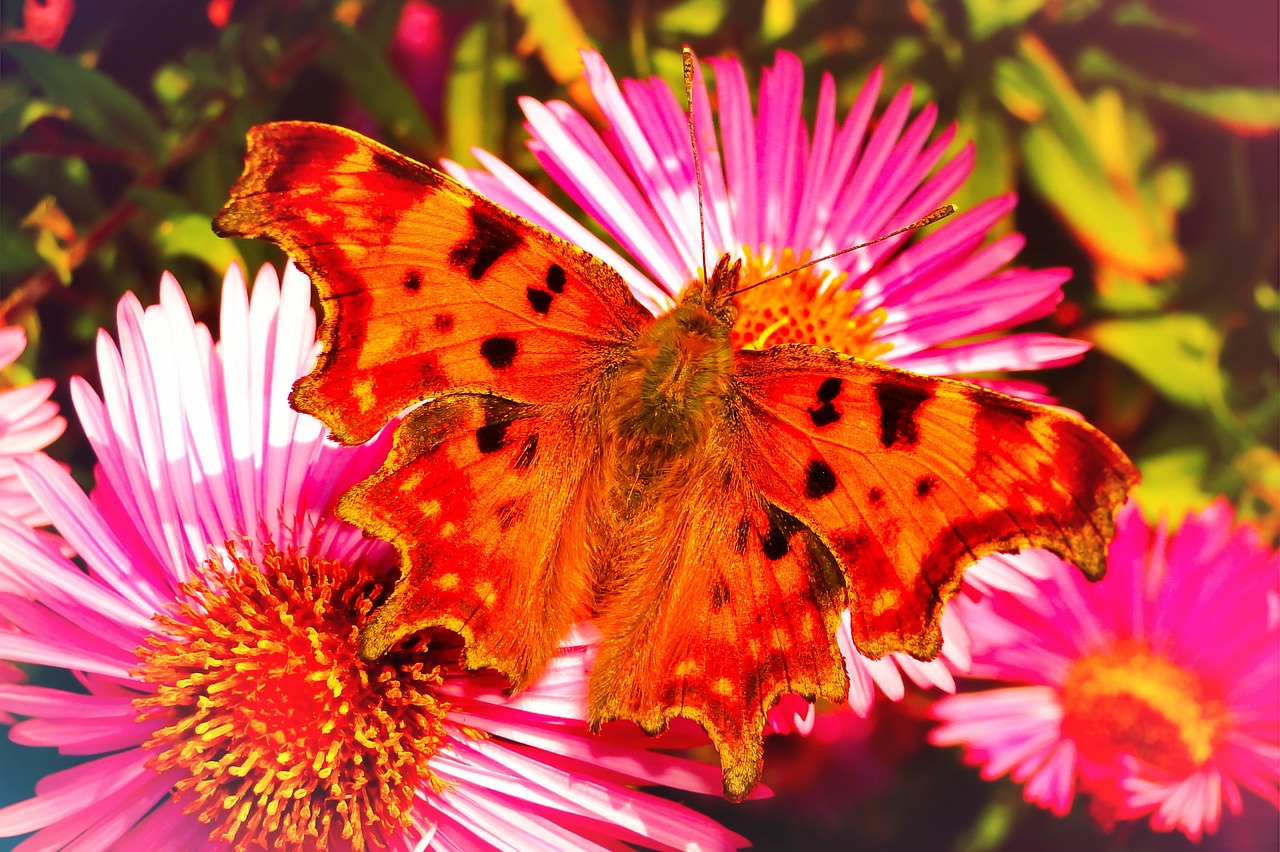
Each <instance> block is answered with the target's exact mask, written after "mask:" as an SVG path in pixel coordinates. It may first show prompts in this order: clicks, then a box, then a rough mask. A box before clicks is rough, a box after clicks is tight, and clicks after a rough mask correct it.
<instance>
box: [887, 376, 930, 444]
mask: <svg viewBox="0 0 1280 852" xmlns="http://www.w3.org/2000/svg"><path fill="white" fill-rule="evenodd" d="M875 395H876V404H877V405H879V406H880V445H881V446H882V447H884V448H885V449H888V448H889V447H892V446H894V445H895V444H901V445H902V446H903V447H913V446H915V444H916V442H918V441H919V440H920V428H919V426H918V425H917V424H916V414H917V412H919V410H920V406H922V405H924V404H925V403H926V402H928V401H929V400H930V399H932V398H933V388H932V387H930V386H929V385H927V384H924V383H920V382H918V381H914V380H912V379H911V378H909V377H908V376H906V375H902V374H894V375H890V376H885V377H883V378H881V379H878V380H877V381H876V383H875Z"/></svg>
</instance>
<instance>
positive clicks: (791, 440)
mask: <svg viewBox="0 0 1280 852" xmlns="http://www.w3.org/2000/svg"><path fill="white" fill-rule="evenodd" d="M735 357H736V359H737V362H736V364H735V373H736V381H737V387H738V391H739V394H740V399H741V414H740V422H741V423H742V426H743V429H742V443H741V449H740V452H741V454H742V458H743V464H744V467H745V469H746V470H747V472H748V475H749V476H750V477H751V478H752V481H753V482H754V483H755V485H756V487H757V488H759V490H760V492H761V494H762V495H763V496H764V497H765V498H766V499H768V500H770V501H772V502H773V503H775V504H776V505H778V506H779V507H781V508H783V509H785V510H786V511H788V512H790V513H792V514H794V515H795V516H796V517H797V518H799V519H801V520H802V521H804V522H805V523H806V524H807V525H808V526H810V527H811V528H812V529H813V530H814V531H815V532H816V533H817V534H818V535H820V536H821V537H822V539H823V540H824V541H825V542H826V543H827V545H828V546H829V547H830V548H831V551H832V552H833V553H834V554H835V555H836V557H837V558H838V559H839V560H840V563H841V565H842V566H843V568H844V571H845V572H846V575H847V578H848V592H849V603H850V610H851V613H852V627H853V638H854V642H855V644H856V645H857V646H858V648H859V650H861V651H862V652H863V653H864V654H866V655H868V656H870V657H879V656H882V655H883V654H886V653H890V652H894V651H904V652H906V653H909V654H912V655H915V656H917V657H920V658H922V659H929V658H932V657H933V656H935V655H936V654H937V653H938V650H939V649H940V647H941V632H940V630H939V619H940V618H941V615H942V605H943V603H944V602H945V601H946V600H947V598H949V597H950V596H951V595H952V594H954V593H955V592H956V590H957V589H958V588H959V584H960V581H961V579H962V576H963V572H964V569H965V568H966V567H967V566H968V565H970V564H972V563H973V562H975V561H976V560H977V559H979V558H981V557H982V556H984V555H986V554H989V553H994V552H1011V551H1014V550H1018V549H1021V548H1027V547H1040V548H1045V549H1048V550H1051V551H1054V552H1055V553H1058V554H1059V555H1061V556H1062V557H1063V558H1065V559H1067V560H1068V561H1070V562H1073V563H1075V564H1076V565H1078V566H1079V567H1080V568H1081V569H1082V570H1083V571H1084V572H1085V573H1086V574H1087V575H1088V576H1090V577H1093V578H1095V579H1096V578H1098V577H1100V576H1101V575H1102V573H1103V571H1104V569H1105V565H1106V554H1107V542H1108V541H1109V540H1110V539H1111V537H1112V535H1113V534H1114V529H1115V526H1114V520H1113V518H1114V514H1115V511H1116V510H1117V509H1118V508H1119V506H1120V504H1121V503H1122V502H1123V501H1124V499H1125V495H1126V493H1127V491H1128V489H1129V488H1130V487H1131V486H1132V485H1133V484H1134V483H1135V481H1136V479H1137V474H1136V471H1134V469H1133V467H1132V465H1131V464H1129V462H1128V460H1127V459H1126V458H1125V457H1124V455H1123V454H1122V453H1121V452H1120V450H1119V449H1118V448H1116V446H1115V445H1114V444H1112V443H1111V441H1109V440H1108V439H1107V438H1106V437H1105V436H1103V435H1102V434H1101V433H1100V432H1098V431H1097V430H1096V429H1094V428H1093V427H1091V426H1089V425H1088V424H1087V423H1085V422H1084V421H1083V420H1080V419H1078V418H1076V417H1072V416H1070V415H1068V414H1065V413H1063V412H1060V411H1058V410H1055V409H1052V408H1049V407H1047V406H1043V405H1036V404H1034V403H1029V402H1026V401H1024V400H1019V399H1015V398H1013V397H1008V396H1005V395H1003V394H999V393H995V392H993V391H989V390H986V389H984V388H981V387H978V386H976V385H970V384H966V383H963V382H956V381H951V380H947V379H939V378H933V377H930V376H922V375H917V374H914V373H908V372H905V371H902V370H896V369H893V368H891V367H885V366H882V365H879V364H875V363H873V362H870V361H862V360H858V359H854V358H849V357H846V356H843V355H839V354H837V353H834V352H830V351H828V350H823V349H819V348H817V347H810V346H801V345H793V346H780V347H775V348H773V349H769V350H764V351H761V352H748V351H744V352H739V353H737V354H736V356H735Z"/></svg>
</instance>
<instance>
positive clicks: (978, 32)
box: [964, 0, 1045, 41]
mask: <svg viewBox="0 0 1280 852" xmlns="http://www.w3.org/2000/svg"><path fill="white" fill-rule="evenodd" d="M1044 3H1045V0H964V5H965V9H966V10H967V11H968V13H969V32H970V34H972V36H973V39H974V41H982V40H983V39H985V38H987V37H988V36H991V35H993V34H994V33H997V32H999V31H1000V30H1003V29H1005V28H1006V27H1012V26H1016V25H1018V24H1021V23H1022V22H1023V21H1025V20H1026V19H1027V18H1030V17H1031V16H1032V15H1034V14H1035V13H1036V12H1039V11H1040V8H1041V7H1042V6H1044Z"/></svg>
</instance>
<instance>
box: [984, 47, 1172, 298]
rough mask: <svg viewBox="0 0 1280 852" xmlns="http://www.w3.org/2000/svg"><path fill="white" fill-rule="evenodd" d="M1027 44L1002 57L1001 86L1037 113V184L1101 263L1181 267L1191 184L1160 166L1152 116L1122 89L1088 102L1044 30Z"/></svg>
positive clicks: (1162, 273)
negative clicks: (1183, 208)
mask: <svg viewBox="0 0 1280 852" xmlns="http://www.w3.org/2000/svg"><path fill="white" fill-rule="evenodd" d="M1019 47H1020V49H1019V56H1020V58H1019V59H1017V60H1012V59H1010V60H1006V61H1004V62H1003V63H1001V64H999V65H998V66H997V69H996V70H997V94H998V95H999V97H1000V98H1001V100H1002V101H1003V102H1004V103H1005V104H1006V106H1007V107H1008V108H1009V109H1010V111H1011V112H1014V114H1015V115H1018V116H1019V117H1021V118H1024V119H1026V118H1028V117H1029V116H1031V117H1034V123H1033V124H1031V125H1030V126H1029V127H1027V129H1026V130H1025V131H1024V133H1023V135H1022V139H1021V148H1022V155H1023V157H1022V158H1023V162H1024V163H1025V164H1026V169H1027V173H1028V175H1029V176H1030V178H1031V180H1032V183H1033V184H1034V185H1035V187H1036V190H1037V191H1038V192H1039V193H1040V194H1041V195H1042V196H1043V197H1044V198H1045V200H1046V201H1047V202H1048V203H1049V204H1050V206H1052V207H1053V208H1054V211H1055V212H1056V213H1057V214H1058V215H1059V216H1061V217H1062V218H1063V220H1065V222H1066V224H1067V226H1068V227H1069V228H1070V229H1071V231H1072V232H1073V234H1074V235H1075V237H1076V239H1078V240H1079V241H1080V243H1081V244H1082V245H1083V246H1084V248H1085V249H1086V250H1087V251H1088V252H1089V253H1090V254H1091V255H1092V256H1093V257H1094V259H1095V260H1096V261H1097V263H1098V264H1099V266H1101V267H1109V266H1110V267H1118V269H1119V271H1120V272H1122V273H1124V274H1127V275H1131V276H1137V277H1140V278H1146V279H1159V278H1164V277H1166V276H1168V275H1171V274H1173V273H1174V272H1176V271H1177V270H1179V269H1181V268H1182V266H1183V264H1184V262H1185V259H1184V257H1183V255H1182V252H1181V250H1180V249H1179V247H1178V243H1177V240H1176V238H1175V236H1174V227H1175V220H1176V209H1174V208H1173V207H1172V206H1171V202H1173V201H1178V200H1185V198H1186V197H1187V195H1188V192H1189V190H1187V189H1186V187H1185V186H1180V185H1179V181H1178V179H1177V175H1176V174H1175V173H1172V172H1170V173H1167V174H1162V173H1161V169H1162V168H1163V165H1162V166H1160V167H1152V166H1151V164H1150V162H1149V161H1150V159H1151V156H1152V154H1153V153H1154V146H1155V134H1154V131H1153V130H1152V128H1151V125H1150V123H1149V122H1148V121H1147V119H1146V117H1145V115H1144V114H1143V113H1142V112H1141V110H1139V109H1135V108H1134V106H1133V104H1128V103H1125V102H1124V101H1122V100H1121V98H1120V95H1119V94H1118V93H1117V92H1115V91H1114V90H1107V89H1104V90H1102V91H1100V92H1098V93H1097V94H1095V95H1094V96H1093V98H1091V99H1090V100H1089V101H1087V102H1086V101H1085V99H1084V98H1083V97H1082V96H1081V95H1080V93H1079V92H1078V91H1077V90H1076V88H1075V84H1074V83H1073V82H1072V80H1071V78H1070V77H1069V76H1068V75H1067V73H1066V72H1065V71H1064V70H1063V68H1062V66H1061V65H1059V64H1058V62H1057V60H1056V59H1055V58H1054V57H1053V55H1052V54H1051V53H1050V52H1049V51H1048V49H1047V48H1046V47H1045V46H1044V44H1042V43H1041V42H1040V41H1039V40H1038V39H1036V38H1034V37H1030V36H1026V37H1023V38H1022V39H1021V42H1020V45H1019ZM1037 109H1038V110H1040V111H1041V113H1040V114H1039V115H1037V114H1036V110H1037Z"/></svg>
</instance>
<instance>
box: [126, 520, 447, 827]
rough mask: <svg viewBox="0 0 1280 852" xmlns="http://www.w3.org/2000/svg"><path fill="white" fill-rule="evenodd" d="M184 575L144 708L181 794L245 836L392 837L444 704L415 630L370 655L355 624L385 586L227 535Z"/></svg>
mask: <svg viewBox="0 0 1280 852" xmlns="http://www.w3.org/2000/svg"><path fill="white" fill-rule="evenodd" d="M227 550H228V553H229V555H228V557H226V559H225V560H218V559H212V560H210V561H209V562H207V563H205V565H204V566H202V567H201V568H199V569H198V570H197V572H196V577H195V578H194V579H193V580H191V581H190V582H187V583H184V584H183V586H182V588H181V591H182V599H181V601H180V603H179V605H178V606H177V607H176V608H175V609H174V610H173V611H172V612H170V613H168V614H164V615H160V616H157V619H156V620H157V622H158V624H159V626H160V628H161V629H160V630H159V631H158V632H157V634H156V635H154V636H153V637H152V638H151V639H149V640H148V644H147V646H145V647H143V648H140V649H138V655H139V658H140V659H141V660H142V665H141V666H140V668H139V670H138V671H137V674H138V675H139V676H140V677H142V678H143V679H145V680H146V681H148V682H150V683H152V684H154V685H155V687H156V692H155V694H154V695H152V696H149V697H147V698H143V699H139V700H138V701H137V702H135V703H136V704H137V706H138V707H139V709H140V710H141V716H142V718H145V719H154V718H157V717H158V718H161V719H163V720H165V721H166V722H167V724H165V725H164V726H163V727H161V728H160V729H159V730H157V731H156V732H155V734H153V735H152V737H151V739H150V740H149V741H148V742H147V743H146V747H147V748H149V749H152V750H153V751H154V752H155V757H154V768H155V769H156V771H158V772H167V771H170V770H174V769H181V770H184V771H185V772H186V775H184V776H183V777H182V778H181V779H180V780H179V781H178V782H177V783H176V784H175V785H174V791H173V796H174V798H175V800H176V801H177V802H178V803H179V804H180V805H181V806H182V808H183V809H184V810H185V811H186V812H187V813H195V814H196V815H197V817H198V818H199V819H200V820H201V821H202V822H204V823H207V824H208V825H210V827H211V830H210V838H211V839H213V840H215V841H223V842H228V843H231V842H234V843H236V844H237V845H238V846H240V847H245V848H280V847H285V848H289V847H292V848H303V847H308V848H316V847H318V848H327V847H328V846H329V845H330V844H331V843H332V842H336V841H337V840H339V839H341V840H342V841H344V842H345V844H347V845H349V846H350V847H351V848H353V849H355V850H363V849H367V848H371V847H385V846H387V845H388V842H389V838H390V837H391V836H392V835H393V834H394V833H395V832H396V831H398V830H400V829H402V828H407V827H408V826H410V825H411V813H412V810H413V799H414V795H415V791H416V790H417V789H418V788H419V786H420V785H421V783H422V782H426V783H427V784H428V785H430V786H431V787H432V789H435V790H437V791H439V790H440V789H442V787H443V785H442V783H441V782H440V780H439V779H438V778H437V777H436V776H435V775H434V774H433V773H432V771H431V769H430V767H429V765H428V760H429V758H430V757H431V756H432V755H433V754H435V752H436V751H437V749H439V747H440V745H441V743H442V742H443V740H444V736H445V734H444V730H443V718H444V714H445V712H446V710H447V705H445V704H444V703H442V702H440V701H438V700H437V699H436V698H435V697H434V688H435V687H436V686H438V685H439V684H440V683H441V675H440V671H439V669H438V668H430V669H428V668H426V666H425V665H424V662H423V651H424V650H425V646H424V645H422V644H421V643H415V644H412V645H411V644H409V643H405V644H404V645H402V646H400V647H398V648H395V649H393V650H392V651H391V652H390V653H389V654H387V655H386V656H385V657H383V658H382V659H380V660H378V661H376V662H373V663H369V662H365V661H364V660H362V659H360V657H359V655H358V653H357V649H358V643H357V636H358V635H359V632H360V629H361V627H362V626H363V625H364V623H365V621H366V620H367V619H368V616H369V613H370V612H371V610H372V609H373V604H374V601H375V600H376V599H377V597H378V596H379V595H380V594H381V591H382V589H381V586H380V584H379V583H378V582H377V580H376V579H375V578H373V577H371V576H369V574H368V571H367V569H366V568H364V566H363V565H360V566H357V567H355V568H351V567H349V566H344V565H341V564H339V563H336V562H329V561H326V560H321V559H312V558H309V557H307V556H305V555H298V554H282V553H280V552H279V551H278V550H276V549H274V548H272V547H269V546H268V547H267V548H266V549H265V554H264V556H263V558H262V559H261V565H259V564H258V563H257V562H255V561H254V560H252V559H250V558H248V557H246V556H243V555H241V554H240V553H239V551H238V550H237V548H236V546H235V545H234V544H232V543H228V545H227Z"/></svg>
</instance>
